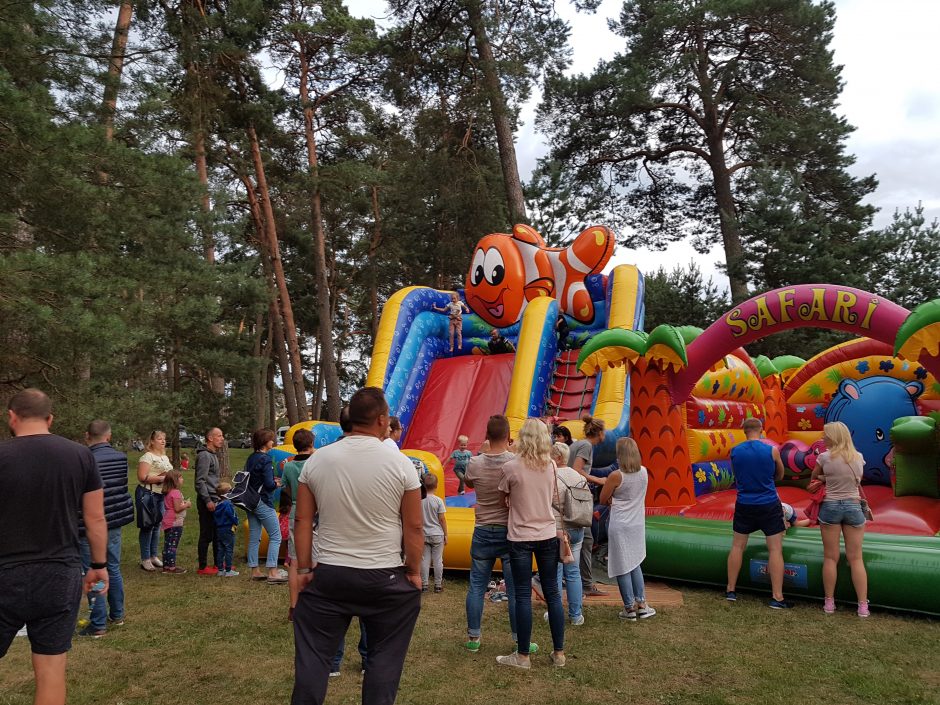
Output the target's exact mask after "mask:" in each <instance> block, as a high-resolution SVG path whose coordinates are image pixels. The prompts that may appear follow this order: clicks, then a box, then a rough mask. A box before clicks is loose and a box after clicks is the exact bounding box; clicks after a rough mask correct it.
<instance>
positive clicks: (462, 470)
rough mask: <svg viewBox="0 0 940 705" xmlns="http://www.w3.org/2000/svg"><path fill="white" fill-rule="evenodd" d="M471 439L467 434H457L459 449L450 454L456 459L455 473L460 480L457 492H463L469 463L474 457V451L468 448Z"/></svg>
mask: <svg viewBox="0 0 940 705" xmlns="http://www.w3.org/2000/svg"><path fill="white" fill-rule="evenodd" d="M469 442H470V439H469V438H467V437H466V436H457V450H455V451H454V452H453V453H451V454H450V459H451V460H453V461H454V474H455V475H456V476H457V479H458V480H460V484H459V485H458V487H457V494H463V481H464V478H465V477H466V476H467V463H469V462H470V458H472V457H473V453H471V452H470V451H469V450H467V444H468V443H469Z"/></svg>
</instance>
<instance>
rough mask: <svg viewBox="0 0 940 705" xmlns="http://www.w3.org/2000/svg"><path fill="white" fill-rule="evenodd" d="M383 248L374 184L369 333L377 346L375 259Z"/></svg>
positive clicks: (370, 249)
mask: <svg viewBox="0 0 940 705" xmlns="http://www.w3.org/2000/svg"><path fill="white" fill-rule="evenodd" d="M381 246H382V210H381V208H379V187H378V186H376V185H375V184H372V237H371V238H370V240H369V272H370V274H369V307H370V309H371V311H372V320H371V322H370V325H369V333H370V336H371V338H372V341H371V343H372V345H374V344H375V336H376V335H377V334H378V331H379V281H378V276H377V274H376V270H377V266H376V261H375V258H376V255H377V254H378V252H379V248H380V247H381ZM370 347H371V346H370Z"/></svg>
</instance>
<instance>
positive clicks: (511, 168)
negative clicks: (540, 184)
mask: <svg viewBox="0 0 940 705" xmlns="http://www.w3.org/2000/svg"><path fill="white" fill-rule="evenodd" d="M466 7H467V14H468V16H469V19H470V29H471V30H472V31H473V41H474V42H475V43H476V47H477V54H478V56H479V58H480V70H481V71H482V72H483V85H484V86H485V87H486V93H487V98H488V99H489V102H490V112H491V113H492V114H493V126H494V128H495V129H496V145H497V147H498V148H499V163H500V166H501V167H502V171H503V185H504V187H505V189H506V205H507V206H508V207H509V219H510V225H514V224H516V223H528V222H529V220H528V216H527V215H526V210H525V196H524V195H523V193H522V181H521V180H520V179H519V165H518V163H517V162H516V146H515V144H514V143H513V126H512V122H511V121H510V119H509V109H508V108H507V107H506V96H505V95H504V94H503V88H502V86H501V85H500V84H499V73H498V71H497V69H496V59H495V58H494V57H493V48H492V46H491V45H490V38H489V36H488V35H487V32H486V22H485V20H484V18H483V3H482V2H481V1H480V0H469V1H468V2H467V5H466Z"/></svg>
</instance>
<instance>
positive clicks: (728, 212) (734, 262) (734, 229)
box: [712, 163, 749, 304]
mask: <svg viewBox="0 0 940 705" xmlns="http://www.w3.org/2000/svg"><path fill="white" fill-rule="evenodd" d="M712 177H713V179H714V183H715V200H716V202H717V204H718V218H719V222H720V228H721V240H722V243H723V244H724V248H725V262H726V263H727V264H726V266H727V269H728V282H729V284H730V288H731V303H733V304H739V303H741V302H742V301H746V300H747V299H748V296H749V294H748V289H747V272H746V271H745V269H744V265H745V259H744V246H743V245H742V244H741V227H740V225H739V224H738V214H737V209H736V208H735V204H734V195H733V193H732V191H731V177H730V175H729V174H728V170H727V169H726V168H725V165H724V163H722V164H720V165H716V166H715V167H713V168H712Z"/></svg>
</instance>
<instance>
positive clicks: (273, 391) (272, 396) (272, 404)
mask: <svg viewBox="0 0 940 705" xmlns="http://www.w3.org/2000/svg"><path fill="white" fill-rule="evenodd" d="M265 426H266V427H267V428H270V429H272V430H274V429H276V428H277V387H276V386H275V385H274V365H268V423H267V424H265Z"/></svg>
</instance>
